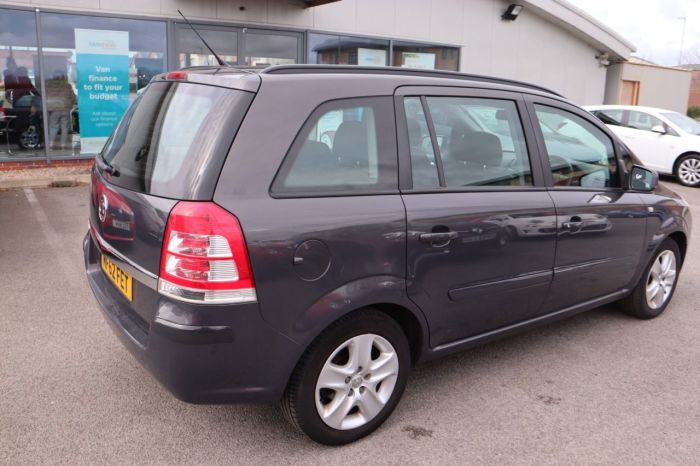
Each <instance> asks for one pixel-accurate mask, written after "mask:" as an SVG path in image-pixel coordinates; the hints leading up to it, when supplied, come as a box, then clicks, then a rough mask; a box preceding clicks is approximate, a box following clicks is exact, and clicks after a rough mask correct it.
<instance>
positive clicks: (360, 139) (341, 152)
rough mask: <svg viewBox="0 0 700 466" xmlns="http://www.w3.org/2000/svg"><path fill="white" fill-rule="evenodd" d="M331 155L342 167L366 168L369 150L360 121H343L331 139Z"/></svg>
mask: <svg viewBox="0 0 700 466" xmlns="http://www.w3.org/2000/svg"><path fill="white" fill-rule="evenodd" d="M333 155H335V156H336V157H337V158H338V159H339V160H340V161H341V163H342V164H343V165H357V166H367V165H368V164H369V150H368V144H367V129H366V126H365V124H364V123H362V122H361V121H344V122H342V123H341V124H340V126H338V130H337V131H336V133H335V137H334V138H333Z"/></svg>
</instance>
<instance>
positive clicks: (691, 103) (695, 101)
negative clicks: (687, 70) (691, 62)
mask: <svg viewBox="0 0 700 466" xmlns="http://www.w3.org/2000/svg"><path fill="white" fill-rule="evenodd" d="M688 107H700V70H695V71H693V79H692V80H691V81H690V96H689V98H688Z"/></svg>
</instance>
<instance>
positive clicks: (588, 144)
mask: <svg viewBox="0 0 700 466" xmlns="http://www.w3.org/2000/svg"><path fill="white" fill-rule="evenodd" d="M528 100H531V102H530V103H528V107H529V109H530V113H531V115H532V117H533V120H534V121H535V123H536V124H535V125H534V126H536V127H539V129H540V132H539V134H538V139H539V141H540V144H541V146H542V152H543V153H546V154H547V157H545V162H546V163H547V162H548V165H549V167H547V169H546V174H545V176H546V177H547V178H549V180H548V184H550V185H551V188H550V195H551V196H552V199H553V200H554V204H555V206H556V210H557V237H558V240H557V254H556V263H555V267H554V280H553V282H552V287H551V290H550V293H549V296H548V298H547V302H546V303H545V306H544V307H543V309H542V311H543V312H551V311H555V310H559V309H563V308H566V307H569V306H573V305H576V304H579V303H583V302H586V301H588V300H591V299H596V298H600V297H604V296H606V295H609V294H612V293H615V292H618V291H620V290H622V289H623V288H625V287H626V286H628V285H629V282H630V280H631V279H632V276H633V275H634V272H635V270H636V267H637V263H638V262H639V260H640V254H641V252H642V251H643V250H644V247H643V242H644V236H645V231H646V215H647V214H646V207H645V206H644V204H643V202H642V199H641V197H640V196H639V195H638V194H636V193H633V192H628V191H626V190H625V189H623V187H622V186H621V184H622V183H621V179H622V177H621V172H622V170H624V167H623V164H621V163H619V162H618V159H617V157H616V155H615V150H614V145H613V141H612V139H611V138H610V137H609V135H608V134H606V132H605V131H604V130H603V129H602V128H604V126H603V125H602V124H600V123H599V122H598V121H597V120H596V119H594V118H591V117H589V116H588V114H587V113H585V112H583V111H580V110H579V109H577V108H576V107H573V106H570V105H568V104H565V103H561V102H558V101H553V100H549V99H545V98H539V97H532V98H529V99H528Z"/></svg>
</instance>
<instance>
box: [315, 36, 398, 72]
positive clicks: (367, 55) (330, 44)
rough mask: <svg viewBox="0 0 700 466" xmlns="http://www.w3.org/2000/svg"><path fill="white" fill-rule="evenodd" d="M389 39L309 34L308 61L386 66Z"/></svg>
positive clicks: (327, 63)
mask: <svg viewBox="0 0 700 466" xmlns="http://www.w3.org/2000/svg"><path fill="white" fill-rule="evenodd" d="M388 55H389V41H386V40H380V39H368V38H364V37H345V36H334V35H328V34H313V33H312V34H309V58H308V60H309V63H313V64H324V65H360V66H386V65H387V62H388Z"/></svg>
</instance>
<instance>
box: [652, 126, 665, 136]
mask: <svg viewBox="0 0 700 466" xmlns="http://www.w3.org/2000/svg"><path fill="white" fill-rule="evenodd" d="M651 131H652V132H654V133H659V134H666V128H664V127H663V126H661V125H654V126H652V127H651Z"/></svg>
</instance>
